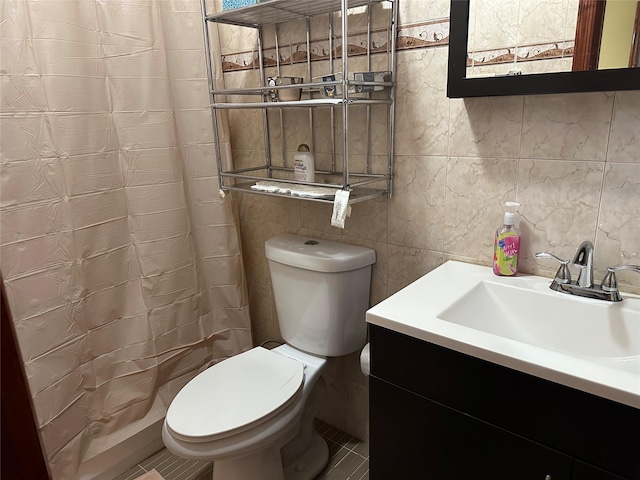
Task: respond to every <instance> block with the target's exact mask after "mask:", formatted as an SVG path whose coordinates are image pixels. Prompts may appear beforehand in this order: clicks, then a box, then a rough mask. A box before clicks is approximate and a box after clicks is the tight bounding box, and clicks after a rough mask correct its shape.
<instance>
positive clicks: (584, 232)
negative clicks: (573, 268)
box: [518, 160, 604, 273]
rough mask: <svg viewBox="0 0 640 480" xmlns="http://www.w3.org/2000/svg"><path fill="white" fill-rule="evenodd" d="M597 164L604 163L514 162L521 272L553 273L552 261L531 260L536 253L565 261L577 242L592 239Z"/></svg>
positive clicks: (600, 172)
mask: <svg viewBox="0 0 640 480" xmlns="http://www.w3.org/2000/svg"><path fill="white" fill-rule="evenodd" d="M603 168H604V163H595V162H564V161H562V162H558V161H537V160H520V168H519V172H518V202H520V203H521V204H522V205H521V206H520V207H519V212H520V213H521V222H520V228H521V230H522V246H521V248H520V262H521V263H520V267H521V268H522V271H531V269H533V268H541V269H548V271H549V273H553V272H555V271H556V270H557V268H558V265H557V264H556V263H555V262H553V261H550V260H537V259H535V257H534V254H535V253H536V252H540V251H546V252H551V253H553V254H555V255H556V256H558V257H560V258H567V259H570V258H572V256H573V254H574V252H575V249H576V248H577V247H578V245H579V244H580V242H582V241H583V240H591V241H593V240H594V238H595V227H596V222H597V219H598V202H599V199H600V186H601V185H602V175H603ZM552 271H553V272H552Z"/></svg>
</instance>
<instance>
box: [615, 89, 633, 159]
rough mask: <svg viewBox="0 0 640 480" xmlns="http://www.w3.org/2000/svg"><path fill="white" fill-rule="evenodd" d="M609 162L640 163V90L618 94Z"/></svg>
mask: <svg viewBox="0 0 640 480" xmlns="http://www.w3.org/2000/svg"><path fill="white" fill-rule="evenodd" d="M607 161H608V162H632V163H640V90H631V91H627V92H616V96H615V101H614V103H613V117H612V119H611V134H610V136H609V149H608V150H607Z"/></svg>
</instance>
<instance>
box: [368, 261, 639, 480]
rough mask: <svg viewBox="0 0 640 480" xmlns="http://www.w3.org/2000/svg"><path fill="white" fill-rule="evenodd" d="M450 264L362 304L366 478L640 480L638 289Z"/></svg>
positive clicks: (458, 263) (457, 263)
mask: <svg viewBox="0 0 640 480" xmlns="http://www.w3.org/2000/svg"><path fill="white" fill-rule="evenodd" d="M550 282H551V280H550V279H548V278H544V277H537V276H533V275H530V276H526V275H523V276H517V277H511V278H506V277H496V276H494V275H493V273H492V272H491V269H490V268H488V267H483V266H478V265H470V264H465V263H461V262H453V261H450V262H447V263H445V264H444V265H442V266H440V267H439V268H437V269H436V270H434V271H432V272H430V273H429V274H427V275H425V276H424V277H422V278H421V279H419V280H417V281H416V282H414V283H413V284H411V285H409V286H407V287H406V288H404V289H403V290H401V291H400V292H398V293H396V294H395V295H393V296H391V297H389V298H388V299H386V300H385V301H383V302H381V303H380V304H378V305H376V306H374V307H373V308H371V309H370V310H369V311H368V312H367V321H368V323H369V326H370V343H371V347H370V349H371V350H370V351H371V376H370V383H369V388H370V477H371V478H372V479H374V480H376V479H390V478H398V479H400V478H402V479H437V480H458V479H459V480H463V479H464V480H468V479H492V480H493V479H496V480H514V479H517V480H529V479H531V480H569V479H572V480H614V479H618V480H620V479H630V480H639V479H640V298H639V297H636V296H633V295H623V297H624V300H623V301H622V302H617V303H610V302H602V301H599V300H593V299H584V298H577V297H576V298H574V297H572V296H570V295H564V294H562V293H558V292H554V291H551V290H549V288H548V287H549V284H550Z"/></svg>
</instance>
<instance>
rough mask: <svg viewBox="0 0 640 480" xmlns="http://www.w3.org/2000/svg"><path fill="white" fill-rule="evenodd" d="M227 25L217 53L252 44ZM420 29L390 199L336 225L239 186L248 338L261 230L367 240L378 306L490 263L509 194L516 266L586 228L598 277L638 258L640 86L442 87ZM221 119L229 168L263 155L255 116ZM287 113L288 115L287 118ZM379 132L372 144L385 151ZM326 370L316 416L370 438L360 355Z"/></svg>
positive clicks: (248, 77) (403, 21)
mask: <svg viewBox="0 0 640 480" xmlns="http://www.w3.org/2000/svg"><path fill="white" fill-rule="evenodd" d="M400 2H401V3H400V12H399V13H400V22H399V23H400V29H401V31H405V32H408V31H412V32H419V31H420V29H419V28H418V27H420V26H423V27H424V29H423V31H429V32H431V31H432V30H436V29H439V30H438V31H440V32H441V33H442V34H443V35H444V34H445V33H446V34H448V18H447V17H448V9H449V0H436V1H434V2H424V0H400ZM444 19H446V20H444ZM355 21H356V22H357V21H359V20H358V19H356V20H355ZM445 24H446V28H445ZM427 28H429V29H431V30H428V29H427ZM225 30H226V29H221V34H222V35H223V38H222V40H221V41H222V50H223V53H224V52H230V53H233V52H242V51H245V52H247V51H251V49H252V48H253V47H252V45H253V44H252V43H251V42H252V40H251V39H247V38H246V37H245V38H242V39H239V38H240V37H241V36H240V35H239V34H238V33H237V32H232V33H228V34H226V35H227V36H226V37H225V36H224V35H225ZM282 35H283V38H285V39H286V38H292V37H287V35H289V32H286V31H285V32H282ZM415 35H416V36H413V34H412V35H405V36H402V37H401V38H402V42H403V43H402V45H399V47H402V48H399V51H398V87H397V108H396V124H395V132H396V144H395V159H394V161H395V166H394V175H395V177H394V194H393V198H391V199H389V200H388V199H385V198H380V199H378V200H375V201H369V202H363V203H360V204H356V205H354V206H353V212H352V215H351V217H350V218H348V219H347V223H346V228H345V229H344V230H341V229H338V228H335V227H331V226H330V217H331V206H329V205H324V204H318V203H316V202H305V201H299V200H291V199H280V198H272V197H264V196H258V195H239V196H238V199H239V205H240V217H241V230H242V241H243V253H244V259H245V265H246V272H247V282H248V288H249V296H250V306H251V315H252V325H253V332H254V333H253V334H254V342H255V343H256V344H257V343H260V342H262V341H264V340H266V339H272V338H279V337H280V334H279V331H278V325H277V320H276V313H275V308H274V305H273V298H272V293H271V286H270V280H269V271H268V266H267V263H266V259H265V257H264V242H265V241H266V240H267V239H268V238H270V237H272V236H274V235H277V234H280V233H285V232H288V233H297V234H302V235H309V236H313V237H322V238H327V239H331V240H335V241H342V242H345V243H352V244H358V245H363V246H367V247H370V248H373V249H375V250H376V254H377V262H376V264H375V265H374V268H373V278H372V296H371V303H372V305H373V304H375V303H378V302H380V301H381V300H383V299H384V298H386V297H387V296H389V295H391V294H393V293H394V292H396V291H398V290H399V289H401V288H403V287H404V286H406V285H408V284H409V283H411V282H412V281H414V280H416V279H417V278H419V277H420V276H422V275H424V274H426V273H427V272H429V271H431V270H432V269H434V268H436V267H437V266H438V265H440V264H442V263H444V262H445V261H447V260H449V259H457V260H462V261H465V262H470V263H479V264H484V265H490V263H491V258H492V246H493V235H494V232H495V228H496V227H497V226H498V225H499V224H500V222H501V221H502V214H503V204H504V202H505V201H507V200H517V201H518V202H520V203H521V204H522V207H520V209H519V212H520V214H521V215H520V218H521V220H520V227H521V230H522V237H523V240H522V246H521V268H520V269H521V272H523V273H536V274H541V275H545V276H547V277H551V276H553V274H554V272H555V270H556V267H557V266H556V264H555V263H554V262H550V261H539V260H537V259H535V258H534V254H535V252H537V251H540V250H545V251H550V252H553V253H555V254H556V255H558V256H560V257H563V258H569V257H571V256H572V255H573V253H574V251H575V249H576V248H577V246H578V245H579V243H580V242H581V241H583V240H591V241H592V242H593V243H594V245H595V251H596V256H595V265H596V273H595V276H596V279H597V280H598V281H599V280H600V278H601V277H602V275H603V271H604V269H605V267H606V266H607V265H620V264H622V263H636V264H639V263H640V90H638V91H624V92H596V93H580V94H563V95H540V96H513V97H487V98H473V99H449V98H447V97H446V81H447V55H448V49H447V45H446V42H444V41H442V39H438V36H437V35H435V36H433V35H431V36H430V34H429V35H426V36H425V37H423V36H421V35H420V34H415ZM285 41H289V40H285ZM247 42H249V43H247ZM374 61H375V60H374ZM249 63H251V60H249ZM317 63H318V65H322V64H323V62H317ZM324 63H325V64H326V61H325V62H324ZM299 67H300V68H303V69H305V70H304V71H306V64H303V65H300V66H299ZM295 68H297V66H296V65H292V66H291V69H292V71H293V69H295ZM314 68H316V67H314ZM287 74H289V73H287ZM256 79H257V73H256V71H255V70H253V69H249V70H241V71H234V72H229V73H226V74H225V82H226V84H227V87H228V88H233V87H236V86H241V85H249V84H251V82H253V81H256ZM287 114H288V112H287ZM305 115H306V112H305ZM356 121H357V119H356ZM229 122H230V130H231V145H232V150H233V158H234V162H235V164H236V166H246V165H248V164H251V163H252V162H253V160H252V159H254V158H257V157H258V156H260V155H262V153H261V151H262V149H263V147H262V134H261V131H262V130H261V129H262V118H261V115H260V114H253V113H250V112H249V111H245V110H242V111H240V113H237V112H229ZM295 122H296V117H295V116H292V117H291V118H289V119H287V118H285V127H286V125H291V124H293V123H295ZM316 123H318V122H316ZM385 127H386V124H385V123H384V122H383V123H382V124H380V125H375V128H380V129H381V131H383V129H384V128H385ZM357 133H358V132H357V130H356V135H355V136H354V137H355V138H354V145H353V148H354V150H355V151H358V152H359V151H362V148H361V145H362V142H363V141H364V140H363V138H362V137H360V136H359V135H358V134H357ZM285 135H288V137H287V138H286V142H285V143H284V144H285V146H284V147H282V149H281V150H282V151H281V152H280V154H281V155H282V156H283V157H284V158H285V160H286V159H288V158H289V157H290V158H289V161H291V159H292V158H293V152H294V151H295V146H296V145H297V143H303V142H307V141H308V138H307V135H308V133H307V132H305V131H304V130H303V129H299V128H298V129H296V128H291V129H290V130H289V132H288V133H287V132H285ZM323 138H325V137H324V135H323V134H319V135H317V136H316V142H315V149H316V151H317V152H318V155H317V158H318V157H320V160H316V161H317V162H318V161H320V162H322V155H323V153H325V152H326V149H327V146H326V144H325V142H324V141H322V139H323ZM376 142H377V139H376V138H375V136H374V138H373V139H372V151H373V152H374V153H376V152H378V153H379V152H380V151H384V145H378V144H377V143H376ZM278 145H280V143H278ZM278 148H280V147H278ZM276 156H277V155H276ZM619 281H620V283H621V290H622V291H627V292H634V293H640V275H635V276H634V274H633V273H632V272H620V274H619ZM326 379H327V383H328V391H327V395H328V401H327V404H326V407H325V409H324V411H323V412H322V415H321V418H322V419H323V420H325V421H327V422H328V423H330V424H332V425H334V426H336V427H338V428H340V429H342V430H345V431H347V432H348V433H350V434H352V435H354V436H356V437H359V438H366V437H367V435H368V427H367V420H368V406H367V405H368V404H367V399H368V387H367V379H366V378H365V377H364V376H363V375H362V374H361V373H360V370H359V365H358V355H357V354H352V355H350V356H348V357H346V358H339V359H332V360H331V361H330V362H329V371H328V374H327V375H326Z"/></svg>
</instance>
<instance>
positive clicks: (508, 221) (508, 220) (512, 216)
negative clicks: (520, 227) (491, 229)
mask: <svg viewBox="0 0 640 480" xmlns="http://www.w3.org/2000/svg"><path fill="white" fill-rule="evenodd" d="M504 204H505V206H506V207H507V208H508V207H513V212H504V224H505V225H514V222H515V221H516V212H515V210H516V207H519V206H520V204H519V203H518V202H504Z"/></svg>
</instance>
